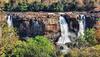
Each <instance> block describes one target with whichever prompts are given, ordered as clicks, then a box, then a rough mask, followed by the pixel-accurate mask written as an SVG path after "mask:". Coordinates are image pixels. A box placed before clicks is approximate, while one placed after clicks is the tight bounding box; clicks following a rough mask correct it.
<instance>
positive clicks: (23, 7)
mask: <svg viewBox="0 0 100 57" xmlns="http://www.w3.org/2000/svg"><path fill="white" fill-rule="evenodd" d="M93 8H94V4H93V2H90V3H88V4H86V5H84V6H81V7H80V6H79V4H78V3H77V2H75V1H73V2H71V3H67V2H56V3H52V4H50V5H45V4H43V3H40V2H33V3H31V4H29V3H26V2H23V3H18V4H17V5H16V6H14V4H13V5H12V3H6V4H5V5H4V10H5V11H21V12H23V11H34V12H37V11H46V12H47V11H48V12H64V11H85V10H89V9H93Z"/></svg>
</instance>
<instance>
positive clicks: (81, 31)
mask: <svg viewBox="0 0 100 57" xmlns="http://www.w3.org/2000/svg"><path fill="white" fill-rule="evenodd" d="M84 31H85V16H84V15H80V20H79V33H78V36H79V37H80V36H84Z"/></svg>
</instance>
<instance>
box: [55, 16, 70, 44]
mask: <svg viewBox="0 0 100 57" xmlns="http://www.w3.org/2000/svg"><path fill="white" fill-rule="evenodd" d="M59 23H60V28H61V37H60V38H59V40H58V42H57V44H66V43H70V42H71V40H70V38H69V37H68V35H69V34H68V24H67V22H66V20H65V18H64V17H63V16H60V17H59Z"/></svg>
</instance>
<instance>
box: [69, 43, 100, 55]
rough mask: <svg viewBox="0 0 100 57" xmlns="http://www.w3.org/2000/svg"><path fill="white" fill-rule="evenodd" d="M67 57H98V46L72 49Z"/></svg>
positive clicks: (99, 50)
mask: <svg viewBox="0 0 100 57" xmlns="http://www.w3.org/2000/svg"><path fill="white" fill-rule="evenodd" d="M69 57H100V45H96V46H93V47H87V48H81V49H78V48H73V49H72V50H71V52H70V53H69Z"/></svg>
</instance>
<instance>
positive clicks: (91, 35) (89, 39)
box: [71, 29, 97, 48]
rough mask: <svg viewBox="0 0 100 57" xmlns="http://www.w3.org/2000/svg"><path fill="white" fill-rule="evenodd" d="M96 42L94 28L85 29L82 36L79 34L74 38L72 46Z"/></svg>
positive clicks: (88, 44) (85, 45)
mask: <svg viewBox="0 0 100 57" xmlns="http://www.w3.org/2000/svg"><path fill="white" fill-rule="evenodd" d="M96 44H97V40H96V36H95V29H87V30H86V31H85V32H84V36H82V35H81V36H80V37H79V38H78V39H76V40H75V42H74V44H72V46H71V47H72V48H73V47H78V48H81V47H89V46H93V45H96Z"/></svg>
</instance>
